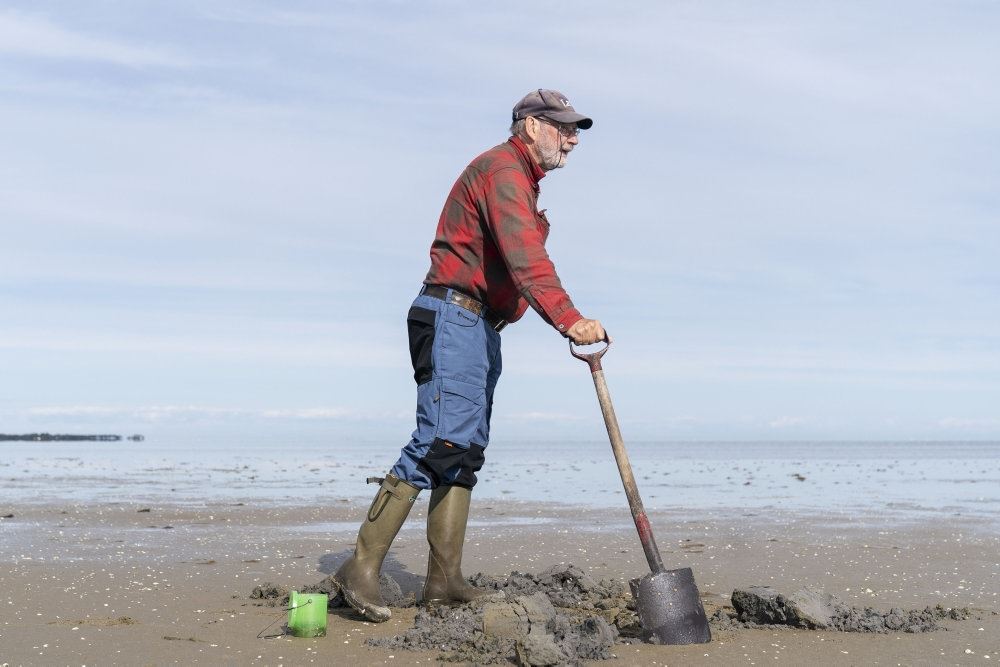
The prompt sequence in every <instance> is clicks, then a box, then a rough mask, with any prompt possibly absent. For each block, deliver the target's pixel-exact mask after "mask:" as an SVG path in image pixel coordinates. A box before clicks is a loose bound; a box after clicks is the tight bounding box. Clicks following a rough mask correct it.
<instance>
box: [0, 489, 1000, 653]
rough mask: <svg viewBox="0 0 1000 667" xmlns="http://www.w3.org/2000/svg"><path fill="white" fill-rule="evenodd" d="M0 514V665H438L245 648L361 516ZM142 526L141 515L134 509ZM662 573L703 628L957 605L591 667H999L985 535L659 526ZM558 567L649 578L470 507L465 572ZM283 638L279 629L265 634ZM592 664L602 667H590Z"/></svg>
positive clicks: (659, 518)
mask: <svg viewBox="0 0 1000 667" xmlns="http://www.w3.org/2000/svg"><path fill="white" fill-rule="evenodd" d="M253 505H254V503H252V502H250V503H232V502H214V503H207V504H204V505H203V506H200V507H199V506H192V505H191V504H185V505H173V506H172V505H169V504H164V503H159V504H155V505H152V506H150V505H143V504H137V503H131V502H119V501H117V500H116V499H114V498H108V499H107V500H106V501H105V502H100V503H94V502H92V503H36V504H28V505H25V506H23V507H18V506H16V505H14V504H10V503H9V502H8V503H7V504H5V506H4V507H0V514H2V515H8V514H13V516H12V517H8V518H4V519H0V591H2V592H0V665H3V664H6V665H52V664H68V665H97V664H100V665H133V664H143V665H146V664H149V665H161V664H260V665H298V664H310V663H317V664H397V663H405V664H418V663H419V664H423V663H433V662H435V661H436V660H437V658H438V657H439V655H440V653H439V652H436V651H421V652H410V651H399V650H395V651H390V650H386V649H377V648H372V647H369V646H366V645H365V643H364V640H365V639H366V638H368V637H378V636H390V635H394V634H398V633H401V632H403V631H405V630H406V629H407V628H409V627H410V626H411V625H412V622H413V618H414V614H415V612H416V610H415V609H413V608H406V609H399V610H397V611H396V612H395V614H394V617H393V619H392V620H391V621H389V622H388V623H385V624H382V625H375V624H371V623H366V622H364V621H362V620H359V618H358V617H357V616H355V615H354V614H353V612H351V611H350V610H348V609H338V610H335V611H332V612H331V613H330V616H329V629H328V634H327V636H326V637H323V638H316V639H298V638H291V637H283V638H279V639H268V640H264V639H257V638H256V636H257V633H258V632H259V631H260V630H261V629H263V628H264V627H265V626H266V625H268V624H269V623H270V622H271V621H273V620H276V619H278V618H280V617H283V615H282V614H281V613H280V611H277V610H276V609H275V608H274V607H268V606H262V605H260V604H259V603H258V602H257V601H254V600H250V599H249V594H250V592H251V590H252V589H253V587H254V586H255V585H257V584H260V583H263V582H274V583H278V584H280V585H284V586H287V587H289V588H296V587H300V586H302V585H305V584H310V583H315V582H317V581H319V580H321V579H322V578H324V577H325V576H326V575H327V574H329V573H330V572H332V571H334V569H335V568H336V566H337V565H338V564H339V562H340V561H341V560H342V559H343V558H345V557H346V556H347V554H348V551H349V549H350V547H351V545H352V543H353V540H354V535H355V530H356V522H357V519H358V517H359V515H360V513H361V512H362V511H363V505H362V504H361V503H358V502H355V501H346V500H345V501H342V502H339V503H336V504H335V506H326V507H303V506H295V505H284V506H267V507H254V506H253ZM147 510H148V511H147ZM425 513H426V499H425V498H421V499H420V500H418V502H417V505H416V507H415V509H414V511H413V513H412V514H411V516H410V519H409V521H408V522H407V524H406V526H404V529H403V531H402V532H401V533H400V536H399V538H398V539H397V541H396V543H395V544H394V547H393V549H392V551H391V553H390V556H389V559H388V560H387V562H386V568H385V571H387V572H388V573H390V574H391V575H392V576H393V577H394V578H396V579H397V581H398V582H399V583H400V584H401V586H402V587H403V589H404V592H405V591H414V590H417V589H419V587H420V585H421V582H422V577H423V572H424V568H425V563H426V561H425V559H426V543H425V541H424V533H423V522H424V520H425V517H426V515H425ZM651 518H652V522H653V526H654V529H655V530H656V533H657V537H658V540H659V543H660V547H661V551H662V552H663V556H664V560H665V562H666V563H667V564H668V567H675V566H676V567H680V566H686V565H689V566H691V567H692V568H693V569H694V572H695V575H696V578H697V581H698V585H699V588H700V590H701V593H702V597H703V600H704V602H705V606H706V609H707V610H708V612H709V614H711V613H712V611H714V610H715V609H717V608H718V607H720V606H725V605H728V603H729V596H730V594H731V592H732V590H733V589H734V588H735V587H741V586H749V585H769V586H772V587H774V588H776V589H778V590H779V591H792V590H795V589H797V588H799V587H802V586H811V587H814V588H821V589H823V590H825V591H827V592H830V593H834V594H835V595H837V596H838V597H840V598H841V599H842V600H844V601H845V602H848V603H850V604H852V605H858V606H872V607H876V608H879V609H888V608H890V607H902V608H904V609H915V608H923V607H924V606H927V605H937V604H941V605H944V606H945V607H970V608H971V609H972V610H973V616H972V617H971V618H969V619H968V620H963V621H945V622H943V626H944V628H945V629H943V630H940V631H936V632H930V633H925V634H883V635H868V634H857V633H840V632H835V631H817V630H799V629H786V628H773V629H736V630H727V631H721V632H720V631H716V632H715V636H714V637H713V641H712V643H710V644H706V645H698V646H686V647H671V646H654V645H645V644H643V645H626V644H621V645H617V646H616V647H615V655H616V656H617V659H616V660H614V661H613V663H610V662H609V663H600V664H690V663H699V664H748V665H751V664H841V665H842V664H857V665H867V664H883V665H897V664H906V665H918V664H922V665H942V664H961V665H968V664H985V665H988V664H994V662H995V661H1000V616H998V611H1000V599H998V591H1000V565H998V562H997V553H1000V537H998V535H997V533H996V532H995V530H992V529H991V528H990V526H989V525H984V523H983V521H982V520H981V519H976V518H963V517H945V516H940V517H936V518H928V519H925V520H909V521H905V522H904V521H900V520H899V518H898V517H892V516H880V515H879V514H871V515H868V516H857V515H851V514H846V513H845V514H838V513H825V514H824V513H813V514H803V513H792V512H788V511H782V510H773V509H772V510H766V511H756V510H747V511H743V512H736V511H731V510H727V511H721V512H717V511H702V512H700V513H697V514H692V513H691V512H687V513H685V514H684V515H683V516H682V515H680V514H671V513H670V512H664V511H654V512H652V514H651ZM560 563H572V564H574V565H576V566H578V567H580V568H583V569H584V570H585V571H586V572H587V573H589V574H590V575H591V576H593V577H595V578H604V577H611V578H619V579H622V580H625V579H627V578H631V577H635V576H640V575H642V574H643V573H644V572H646V571H647V570H646V564H645V560H644V558H643V555H642V551H641V548H640V547H639V544H638V540H637V538H636V537H635V534H634V531H633V529H632V527H631V524H630V517H629V516H628V513H627V510H626V509H624V508H622V509H621V510H614V509H603V510H602V509H587V510H581V509H580V508H578V507H574V506H571V505H558V504H552V503H545V504H538V503H517V502H512V501H504V500H493V499H490V500H486V501H483V502H480V503H478V504H476V505H474V507H473V518H472V522H471V525H470V527H469V535H468V546H467V549H466V555H465V563H464V570H465V572H466V574H473V573H475V572H483V573H487V574H495V575H501V574H507V573H509V572H510V571H512V570H518V571H521V572H540V571H542V570H544V569H546V568H548V567H550V566H551V565H555V564H560ZM280 626H281V622H280V621H279V622H278V623H277V625H276V627H278V628H280ZM595 664H598V663H595Z"/></svg>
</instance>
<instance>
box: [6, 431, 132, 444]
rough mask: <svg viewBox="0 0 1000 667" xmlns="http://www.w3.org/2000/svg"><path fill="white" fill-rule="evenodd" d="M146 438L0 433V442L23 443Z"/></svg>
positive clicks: (114, 440) (110, 440)
mask: <svg viewBox="0 0 1000 667" xmlns="http://www.w3.org/2000/svg"><path fill="white" fill-rule="evenodd" d="M145 439H146V436H144V435H141V434H138V433H137V434H135V435H130V436H127V437H124V438H123V437H122V436H120V435H77V434H73V433H22V434H19V435H12V434H8V433H0V442H5V441H6V442H10V441H23V442H71V441H91V442H95V441H96V442H118V441H120V440H132V441H133V442H141V441H143V440H145Z"/></svg>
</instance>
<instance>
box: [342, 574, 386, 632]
mask: <svg viewBox="0 0 1000 667" xmlns="http://www.w3.org/2000/svg"><path fill="white" fill-rule="evenodd" d="M335 581H336V580H335ZM337 585H338V586H340V594H341V595H343V596H344V600H345V601H346V602H347V604H349V605H351V608H352V609H354V611H356V612H358V613H359V614H361V615H362V616H364V617H365V618H367V619H368V620H369V621H373V622H375V623H385V622H386V621H388V620H389V619H390V618H392V611H390V610H389V608H388V607H379V606H377V605H373V604H369V603H367V602H364V601H362V600H361V599H360V598H358V597H357V596H355V595H354V593H353V592H352V591H351V590H350V589H348V588H347V587H345V586H344V585H343V584H342V583H340V582H339V581H338V582H337Z"/></svg>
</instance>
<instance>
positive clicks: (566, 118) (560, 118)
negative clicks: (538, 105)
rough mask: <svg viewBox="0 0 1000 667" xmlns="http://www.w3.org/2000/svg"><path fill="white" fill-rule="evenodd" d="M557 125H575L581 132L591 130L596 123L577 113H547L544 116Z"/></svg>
mask: <svg viewBox="0 0 1000 667" xmlns="http://www.w3.org/2000/svg"><path fill="white" fill-rule="evenodd" d="M542 115H543V116H545V117H546V118H549V119H551V120H554V121H555V122H557V123H566V124H567V125H569V124H571V123H572V124H575V125H576V126H577V127H578V128H580V129H581V130H589V129H590V126H591V125H593V124H594V121H593V120H591V119H590V118H587V117H586V116H584V115H583V114H579V113H576V112H575V111H546V112H545V113H544V114H542Z"/></svg>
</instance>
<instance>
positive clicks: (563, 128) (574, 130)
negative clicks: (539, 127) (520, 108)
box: [532, 116, 580, 139]
mask: <svg viewBox="0 0 1000 667" xmlns="http://www.w3.org/2000/svg"><path fill="white" fill-rule="evenodd" d="M532 118H534V119H535V120H537V121H539V122H542V123H545V124H546V125H551V126H552V127H554V128H556V131H557V132H559V134H561V135H563V136H564V137H566V138H567V139H569V138H570V137H575V136H577V135H578V134H580V128H579V127H577V126H576V125H564V124H563V123H557V122H555V121H553V120H549V119H548V118H545V117H544V116H532Z"/></svg>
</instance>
